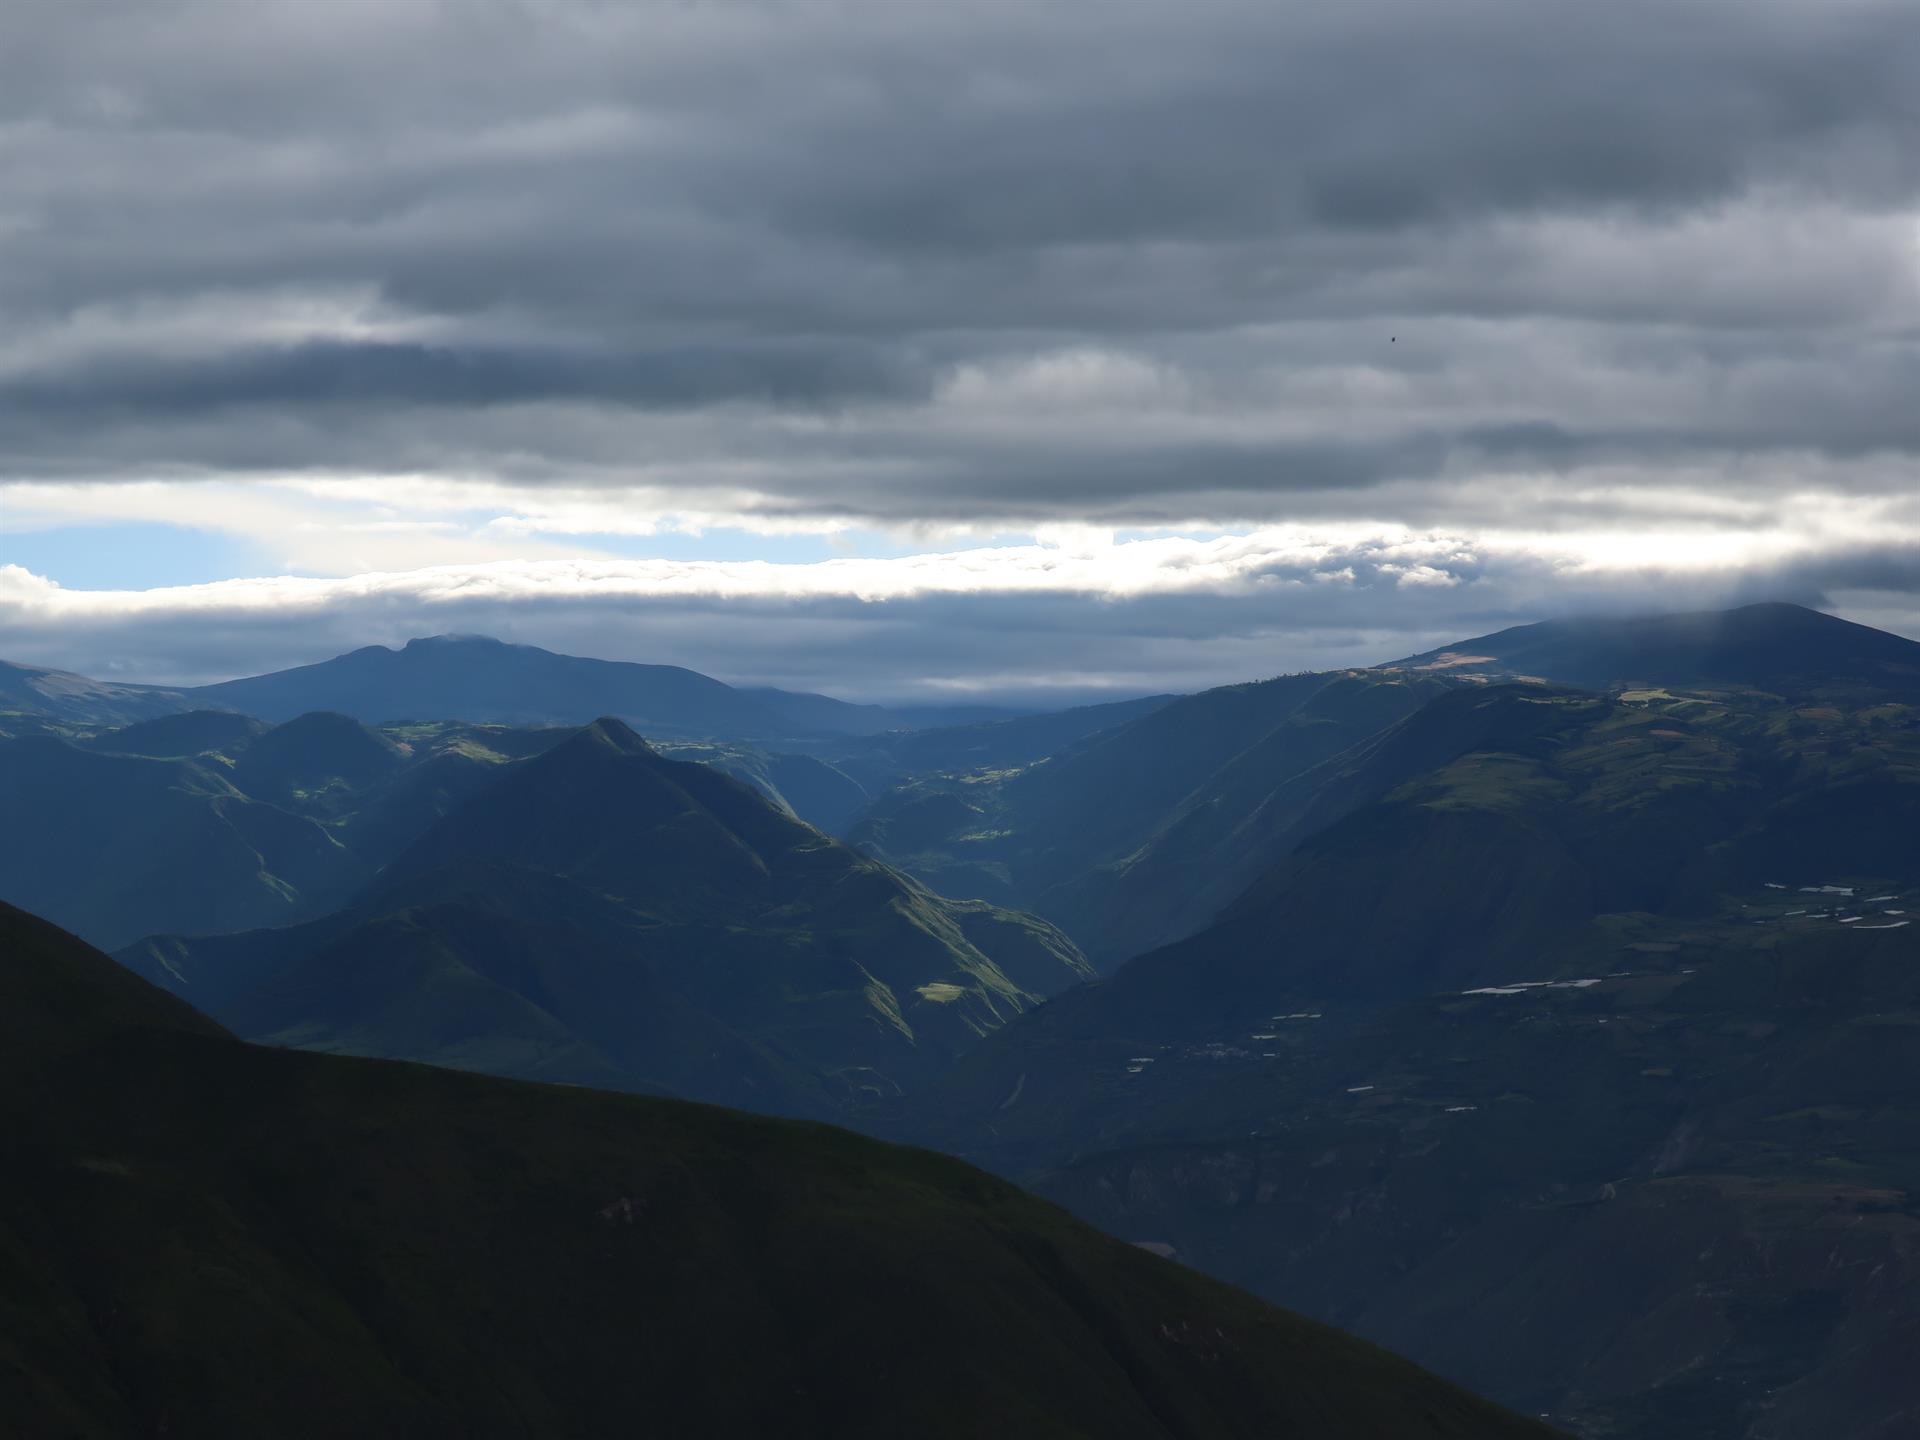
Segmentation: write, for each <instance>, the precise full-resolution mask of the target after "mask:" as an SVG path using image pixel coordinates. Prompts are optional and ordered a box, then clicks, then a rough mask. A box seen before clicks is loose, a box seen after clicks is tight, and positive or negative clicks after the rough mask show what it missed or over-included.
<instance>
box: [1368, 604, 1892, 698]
mask: <svg viewBox="0 0 1920 1440" xmlns="http://www.w3.org/2000/svg"><path fill="white" fill-rule="evenodd" d="M1388 668H1395V669H1405V670H1431V671H1445V672H1448V673H1451V674H1456V675H1491V676H1511V675H1516V674H1517V675H1529V676H1535V677H1538V678H1541V679H1546V680H1551V681H1557V682H1559V683H1561V684H1566V685H1579V686H1582V687H1585V688H1587V689H1595V690H1603V689H1606V688H1608V687H1609V686H1614V685H1626V684H1636V683H1637V684H1642V685H1673V686H1681V687H1686V688H1694V687H1699V686H1715V685H1719V686H1726V685H1744V686H1752V687H1755V688H1757V689H1761V690H1775V691H1779V690H1788V691H1799V690H1805V689H1807V688H1809V687H1820V686H1829V685H1866V686H1873V687H1877V688H1880V689H1883V690H1889V691H1898V692H1900V693H1903V694H1912V693H1914V692H1916V691H1920V642H1915V641H1912V640H1907V639H1903V638H1902V637H1901V636H1898V635H1890V634H1888V633H1887V632H1886V631H1884V630H1875V629H1872V628H1871V627H1869V626H1866V625H1855V624H1853V623H1852V622H1851V621H1847V620H1841V619H1839V618H1837V617H1836V616H1832V615H1823V614H1821V613H1820V612H1819V611H1817V610H1809V609H1806V608H1805V607H1803V606H1799V605H1782V604H1765V605H1743V606H1741V607H1739V608H1738V609H1734V610H1709V611H1702V612H1698V613H1695V614H1687V615H1653V616H1643V617H1637V618H1633V619H1619V620H1616V619H1585V620H1550V621H1546V622H1544V623H1542V624H1538V625H1521V626H1517V627H1515V628H1514V629H1511V630H1502V631H1500V632H1499V633H1498V634H1494V635H1482V636H1480V637H1479V638H1478V639H1475V640H1462V641H1460V642H1459V643H1458V644H1455V645H1450V646H1448V647H1446V648H1445V649H1444V650H1432V651H1428V652H1427V653H1426V654H1423V655H1414V656H1410V657H1408V658H1407V659H1405V660H1397V661H1395V662H1393V665H1392V666H1391V667H1388Z"/></svg>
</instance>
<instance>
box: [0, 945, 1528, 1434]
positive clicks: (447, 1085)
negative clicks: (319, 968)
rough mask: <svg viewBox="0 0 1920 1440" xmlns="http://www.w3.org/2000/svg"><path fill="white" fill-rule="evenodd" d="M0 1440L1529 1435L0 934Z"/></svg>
mask: <svg viewBox="0 0 1920 1440" xmlns="http://www.w3.org/2000/svg"><path fill="white" fill-rule="evenodd" d="M0 1122H3V1123H0V1167H4V1173H5V1174H6V1176H7V1183H6V1185H5V1186H0V1267H3V1268H4V1270H5V1273H6V1274H7V1276H8V1282H7V1286H6V1298H5V1303H4V1305H0V1403H4V1414H5V1425H6V1427H7V1428H8V1429H9V1430H10V1431H12V1432H13V1433H18V1434H22V1435H56V1434H58V1435H66V1434H74V1435H95V1434H98V1435H110V1434H111V1435H131V1434H141V1435H146V1434H160V1433H171V1434H182V1435H200V1436H242V1435H269V1434H271V1435H276V1436H316V1437H318V1436H325V1437H334V1436H339V1435H349V1434H352V1435H396V1436H397V1435H409V1436H413V1435H448V1436H451V1435H462V1436H492V1435H501V1436H505V1435H552V1436H575V1435H607V1434H630V1433H653V1434H666V1435H706V1436H734V1435H738V1436H761V1435H775V1434H777V1435H783V1436H795V1437H820V1440H826V1437H834V1440H846V1437H856V1436H872V1437H876V1440H877V1437H889V1440H891V1437H894V1436H898V1435H902V1434H912V1435H930V1436H931V1435H937V1436H955V1437H962V1436H965V1437H972V1436H978V1435H982V1434H1006V1435H1038V1434H1049V1435H1051V1434H1061V1435H1066V1434H1084V1435H1098V1436H1101V1437H1103V1440H1104V1437H1132V1436H1139V1437H1176V1436H1177V1437H1194V1440H1199V1437H1229V1436H1246V1437H1256V1436H1257V1437H1267V1436H1273V1435H1308V1434H1311V1435H1313V1436H1315V1437H1326V1440H1344V1437H1355V1440H1362V1437H1364V1440H1469V1437H1471V1440H1505V1437H1508V1436H1512V1437H1515V1440H1518V1437H1520V1436H1526V1435H1544V1434H1546V1432H1545V1431H1544V1430H1543V1429H1542V1428H1541V1427H1539V1426H1537V1425H1535V1424H1534V1423H1532V1422H1530V1421H1523V1420H1520V1419H1518V1418H1515V1417H1512V1416H1508V1415H1505V1414H1502V1413H1500V1412H1498V1411H1496V1410H1494V1409H1493V1408H1492V1407H1490V1406H1488V1405H1486V1404H1485V1403H1483V1402H1481V1401H1478V1400H1476V1399H1474V1398H1472V1397H1471V1396H1468V1395H1466V1394H1465V1393H1463V1392H1461V1391H1458V1390H1455V1389H1452V1388H1450V1387H1448V1386H1446V1385H1444V1384H1443V1383H1441V1382H1439V1381H1437V1380H1435V1379H1433V1378H1432V1377H1430V1376H1428V1375H1426V1374H1424V1373H1422V1372H1420V1371H1418V1370H1416V1369H1415V1368H1414V1367H1412V1366H1410V1365H1408V1364H1406V1363H1405V1362H1403V1361H1400V1360H1397V1359H1395V1358H1393V1357H1392V1356H1389V1355H1387V1354H1385V1353H1384V1352H1382V1351H1379V1350H1376V1349H1374V1348H1372V1347H1370V1346H1367V1345H1364V1344H1361V1343H1359V1342H1356V1341H1353V1340H1350V1339H1348V1338H1346V1337H1345V1336H1342V1335H1340V1334H1338V1333H1336V1332H1334V1331H1331V1330H1327V1329H1324V1328H1322V1327H1320V1326H1317V1325H1314V1324H1312V1323H1310V1322H1307V1321H1304V1320H1301V1319H1298V1318H1296V1317H1294V1316H1291V1315H1288V1314H1285V1313H1283V1312H1280V1311H1276V1310H1272V1309H1268V1308H1267V1307H1265V1306H1263V1305H1260V1304H1258V1303H1257V1302H1255V1301H1253V1300H1252V1299H1250V1298H1249V1297H1247V1296H1245V1295H1243V1294H1241V1293H1239V1292H1236V1291H1233V1290H1230V1289H1228V1288H1227V1287H1225V1286H1223V1285H1220V1284H1218V1283H1215V1282H1212V1281H1208V1280H1205V1279H1203V1278H1201V1277H1200V1276H1198V1275H1196V1274H1194V1273H1192V1272H1191V1271H1188V1270H1185V1269H1183V1268H1181V1267H1179V1266H1176V1265H1172V1264H1169V1263H1167V1262H1165V1261H1163V1260H1160V1259H1157V1258H1155V1257H1153V1256H1151V1255H1148V1254H1146V1253H1144V1252H1143V1251H1141V1250H1139V1249H1137V1248H1134V1247H1132V1246H1129V1245H1125V1244H1122V1243H1120V1242H1118V1241H1115V1240H1110V1239H1107V1238H1104V1237H1102V1236H1100V1235H1098V1234H1096V1233H1095V1232H1094V1231H1092V1230H1091V1229H1089V1228H1087V1227H1086V1226H1084V1225H1081V1224H1078V1223H1076V1222H1073V1221H1071V1220H1069V1219H1068V1218H1067V1217H1066V1216H1065V1215H1063V1214H1062V1213H1061V1212H1060V1211H1058V1210H1056V1209H1055V1208H1053V1207H1052V1206H1049V1205H1046V1204H1043V1203H1040V1202H1037V1201H1034V1200H1032V1199H1029V1198H1028V1197H1026V1196H1024V1195H1022V1194H1021V1193H1020V1192H1018V1191H1017V1190H1015V1189H1013V1187H1011V1186H1009V1185H1006V1184H1004V1183H1002V1182H1000V1181H996V1180H993V1179H991V1178H989V1177H988V1176H986V1175H983V1174H981V1173H979V1172H978V1171H975V1170H972V1169H970V1168H969V1167H967V1166H965V1165H963V1164H960V1163H958V1162H955V1161H951V1160H945V1159H941V1158H938V1157H935V1156H932V1155H929V1154H926V1153H924V1152H918V1151H909V1150H899V1149H894V1148H891V1147H888V1146H884V1145H880V1144H876V1143H874V1142H871V1141H866V1140H862V1139H858V1138H856V1137H854V1136H852V1135H849V1134H846V1133H845V1132H840V1131H834V1130H830V1129H827V1128H824V1127H820V1126H811V1125H796V1124H790V1123H780V1122H776V1121H769V1120H758V1119H750V1118H748V1117H745V1116H741V1115H738V1114H732V1113H728V1112H725V1111H721V1110H714V1109H708V1108H706V1107H701V1106H694V1105H686V1104H678V1103H673V1102H665V1101H653V1100H644V1099H639V1098H635V1097H620V1096H611V1095H605V1094H598V1093H594V1092H591V1091H584V1090H578V1089H561V1088H556V1087H548V1086H528V1085H519V1084H513V1083H510V1082H506V1081H499V1080H491V1079H484V1078H481V1077H477V1076H471V1075H460V1074H455V1073H452V1072H449V1071H440V1070H431V1069H427V1068H423V1067H419V1066H410V1065H396V1064H388V1063H382V1062H378V1061H367V1060H349V1059H342V1058H337V1057H331V1056H319V1055H310V1054H301V1053H297V1052H292V1051H284V1050H269V1049H256V1048H254V1047H251V1046H246V1045H242V1044H240V1043H238V1042H236V1041H234V1040H233V1039H231V1038H229V1037H227V1036H225V1035H223V1034H221V1033H219V1032H218V1031H217V1030H216V1029H215V1028H214V1027H212V1026H210V1025H209V1024H208V1023H207V1022H205V1021H204V1020H202V1019H201V1018H200V1017H198V1016H195V1015H193V1014H192V1013H191V1012H190V1011H188V1010H186V1009H185V1007H183V1006H181V1005H180V1004H179V1003H178V1002H176V1001H174V1000H172V999H171V998H169V997H167V996H165V995H163V994H161V993H159V992H158V991H155V990H153V989H151V988H149V987H147V986H145V985H143V984H142V983H141V982H140V981H138V980H137V979H135V978H134V977H132V976H130V975H128V974H127V973H126V972H125V971H123V970H120V969H118V968H117V967H115V966H114V965H113V964H112V963H111V962H110V961H108V960H107V959H106V958H105V957H104V956H102V955H99V954H98V953H96V952H93V951H90V950H88V949H87V948H86V947H85V946H83V945H81V944H80V943H79V942H78V941H76V940H74V939H73V938H72V937H70V936H67V935H63V934H61V933H60V932H59V931H57V930H55V929H54V928H53V927H51V926H48V925H46V924H44V923H43V922H40V921H37V920H35V919H34V918H32V917H31V916H28V915H24V914H22V913H21V912H19V911H17V910H14V909H11V908H9V907H0Z"/></svg>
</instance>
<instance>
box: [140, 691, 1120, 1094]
mask: <svg viewBox="0 0 1920 1440" xmlns="http://www.w3.org/2000/svg"><path fill="white" fill-rule="evenodd" d="M122 958H123V959H125V960H126V961H127V962H128V963H129V964H132V965H134V966H135V967H136V968H138V969H139V970H140V971H141V973H143V974H146V975H148V976H149V977H150V978H152V979H154V980H155V981H156V982H158V983H161V984H163V985H166V986H168V987H169V988H172V989H175V990H176V991H177V992H178V993H180V994H182V995H185V996H187V997H189V998H191V999H192V1000H193V1001H194V1002H195V1003H196V1004H198V1005H199V1006H200V1007H201V1008H202V1009H204V1010H206V1011H208V1012H209V1013H211V1014H213V1015H215V1016H216V1017H218V1018H220V1019H222V1020H224V1021H227V1022H228V1023H230V1024H232V1025H234V1026H235V1027H236V1028H238V1029H240V1030H241V1031H242V1033H244V1034H247V1035H249V1036H258V1037H263V1038H273V1039H276V1040H279V1041H282V1042H284V1043H297V1044H302V1045H308V1046H313V1047H317V1048H325V1049H339V1050H351V1051H354V1052H357V1053H371V1054H379V1055H388V1056H394V1057H403V1058H410V1059H428V1060H434V1061H437V1062H439V1063H444V1064H454V1065H464V1066H470V1067H473V1068H481V1069H487V1070H492V1071H496V1072H500V1073H510V1074H516V1075H529V1076H539V1077H543V1078H555V1079H560V1078H564V1079H590V1080H594V1081H596V1082H598V1083H604V1084H611V1085H620V1086H623V1087H627V1088H638V1089H656V1088H657V1089H668V1090H671V1091H673V1092H675V1093H679V1094H686V1095H693V1096H697V1097H699V1098H705V1099H714V1100H727V1101H730V1102H733V1103H739V1104H751V1105H753V1106H754V1107H755V1108H758V1109H767V1110H777V1111H782V1112H794V1113H803V1114H821V1113H828V1112H829V1111H830V1110H831V1109H832V1108H833V1107H834V1106H837V1105H840V1104H844V1103H846V1102H847V1101H848V1100H850V1099H852V1098H853V1097H854V1096H855V1095H856V1094H858V1093H861V1092H864V1091H868V1090H878V1091H880V1092H883V1093H884V1092H890V1091H893V1090H897V1089H900V1088H903V1087H911V1086H913V1085H916V1084H919V1083H924V1081H925V1080H926V1079H927V1078H929V1077H930V1076H931V1075H933V1074H934V1073H937V1072H938V1070H940V1069H941V1068H943V1067H944V1066H945V1065H946V1064H947V1063H950V1061H951V1059H952V1057H953V1056H955V1055H957V1054H959V1053H962V1052H963V1051H964V1050H966V1049H967V1048H970V1047H971V1046H972V1045H973V1044H974V1043H975V1042H976V1041H977V1040H978V1038H979V1036H981V1035H982V1034H985V1033H988V1032H990V1031H991V1030H993V1029H995V1028H997V1027H998V1026H999V1025H1001V1024H1003V1023H1005V1021H1006V1020H1008V1019H1009V1018H1011V1017H1012V1016H1014V1015H1016V1014H1018V1013H1020V1012H1021V1011H1022V1010H1024V1009H1027V1008H1029V1007H1030V1006H1031V1005H1032V1004H1033V1002H1034V1000H1035V999H1036V998H1037V997H1039V996H1043V995H1047V994H1051V993H1054V992H1056V991H1059V990H1061V989H1063V988H1066V987H1067V986H1070V985H1072V984H1074V983H1077V982H1078V981H1080V980H1083V979H1085V978H1087V977H1088V976H1089V975H1090V973H1091V972H1090V971H1089V969H1088V967H1087V966H1086V963H1085V961H1084V960H1082V959H1081V957H1080V956H1079V954H1078V952H1077V951H1075V950H1074V949H1073V947H1072V945H1071V944H1070V943H1069V942H1068V941H1067V940H1066V939H1065V937H1063V936H1062V935H1060V934H1059V932H1057V931H1055V930H1053V929H1052V928H1051V927H1048V926H1046V925H1045V924H1043V923H1041V922H1039V921H1036V920H1033V919H1032V918H1031V917H1028V916H1023V915H1017V914H1012V913H1009V912H1006V911H1003V910H998V909H995V908H994V907H991V906H988V905H985V904H982V903H979V902H973V903H965V902H954V901H948V900H943V899H941V898H940V897H938V896H935V895H932V894H930V893H928V892H927V891H926V890H924V889H922V888H921V887H919V886H918V885H916V884H914V883H913V882H912V881H910V880H908V879H906V878H905V877H904V876H901V875H899V874H898V873H896V872H894V871H891V870H888V869H887V868H885V867H884V866H881V865H878V864H875V863H873V862H871V861H865V860H862V859H861V858H860V857H859V856H858V855H856V854H855V853H854V852H852V851H850V850H848V849H847V848H846V847H844V846H841V845H839V844H837V843H835V842H834V841H832V840H829V839H828V838H826V837H825V836H823V835H821V834H820V833H819V832H818V831H816V830H813V829H812V828H810V827H808V826H806V825H804V824H801V823H799V822H798V821H796V820H794V819H793V818H792V817H791V816H789V815H787V814H784V813H783V812H781V811H780V810H778V809H776V808H775V807H774V806H773V805H771V804H770V803H769V802H768V801H767V800H766V799H765V798H764V797H762V796H761V795H759V794H758V793H756V792H755V791H754V790H752V789H750V788H749V787H748V786H746V785H744V784H742V783H740V782H739V781H736V780H734V779H732V778H731V777H729V776H726V775H723V774H720V773H719V772H717V771H715V770H713V769H711V768H709V767H707V766H703V765H696V764H687V763H682V762H677V761H671V760H667V759H664V758H662V757H661V756H659V755H658V754H656V753H655V752H654V751H653V750H652V749H651V748H650V747H649V746H648V745H647V744H646V743H645V742H644V741H642V740H641V739H640V738H639V737H638V736H636V735H635V734H634V733H633V732H632V731H631V730H629V729H628V728H627V727H626V726H624V725H622V724H621V723H620V722H619V721H616V720H602V721H599V722H596V723H595V724H594V725H592V726H589V727H587V728H586V729H584V730H582V731H579V732H577V733H575V734H574V735H573V736H572V737H571V738H569V739H567V740H566V741H564V742H563V743H561V744H559V745H557V746H555V747H554V748H553V749H551V750H549V751H547V752H546V753H545V754H543V755H540V756H539V757H537V758H535V759H533V760H530V761H528V762H526V763H524V764H522V765H520V766H517V767H515V768H513V769H512V770H511V771H510V772H509V773H507V774H505V775H504V776H502V777H501V778H500V779H499V780H498V781H497V782H496V783H494V784H492V785H490V786H488V787H487V788H486V789H484V790H483V791H481V792H480V793H478V794H477V795H475V796H474V797H473V798H472V799H470V800H468V801H467V802H465V803H464V804H461V805H459V806H458V807H457V808H455V809H454V810H453V811H452V812H451V813H450V814H448V815H447V816H446V818H445V819H443V820H441V821H439V822H438V823H437V824H435V825H433V826H432V827H431V828H429V829H428V830H427V831H426V832H425V833H424V834H423V835H421V836H420V838H419V839H418V840H416V841H415V842H414V843H413V844H412V845H410V846H409V847H408V848H407V849H406V851H405V852H404V853H402V854H401V855H399V856H398V857H397V858H396V859H394V860H393V861H392V862H391V863H390V864H388V865H387V867H386V868H385V869H384V871H383V872H382V874H381V877H380V881H379V884H378V886H377V887H376V888H375V890H374V891H372V892H371V893H370V894H369V895H368V896H366V897H365V898H364V899H363V900H361V901H360V902H358V903H356V904H355V905H354V906H353V907H352V908H351V909H350V910H348V911H345V912H343V913H342V914H339V915H336V916H332V917H329V918H328V919H327V920H325V921H322V922H319V923H316V924H313V925H308V926H305V927H299V928H296V929H293V930H280V931H273V932H268V933H264V934H257V935H239V936H227V937H214V938H200V939H192V938H182V937H164V938H156V939H151V940H149V941H146V942H143V943H142V944H141V945H140V946H137V947H134V948H133V949H131V950H129V951H127V952H123V955H122Z"/></svg>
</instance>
